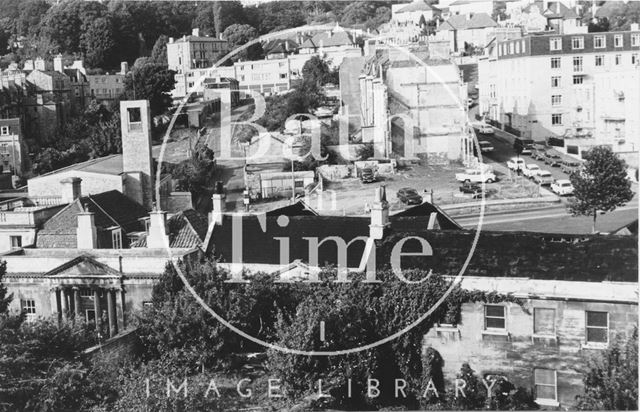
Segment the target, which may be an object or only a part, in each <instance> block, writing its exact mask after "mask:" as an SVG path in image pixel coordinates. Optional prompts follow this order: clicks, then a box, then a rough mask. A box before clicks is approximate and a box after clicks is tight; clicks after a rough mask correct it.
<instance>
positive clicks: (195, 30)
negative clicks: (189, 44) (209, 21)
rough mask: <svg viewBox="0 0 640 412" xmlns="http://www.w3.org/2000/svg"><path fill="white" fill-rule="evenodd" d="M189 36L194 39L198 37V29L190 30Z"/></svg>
mask: <svg viewBox="0 0 640 412" xmlns="http://www.w3.org/2000/svg"><path fill="white" fill-rule="evenodd" d="M191 35H192V36H195V37H200V29H198V28H195V29H191Z"/></svg>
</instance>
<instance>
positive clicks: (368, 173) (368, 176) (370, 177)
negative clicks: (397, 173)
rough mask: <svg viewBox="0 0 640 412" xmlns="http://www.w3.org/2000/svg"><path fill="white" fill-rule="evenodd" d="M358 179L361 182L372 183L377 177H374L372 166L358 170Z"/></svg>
mask: <svg viewBox="0 0 640 412" xmlns="http://www.w3.org/2000/svg"><path fill="white" fill-rule="evenodd" d="M360 180H361V181H362V183H373V182H375V181H376V180H378V179H377V178H376V172H375V171H374V170H373V169H372V168H370V167H365V168H364V169H362V171H361V172H360Z"/></svg>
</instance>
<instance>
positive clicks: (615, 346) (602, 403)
mask: <svg viewBox="0 0 640 412" xmlns="http://www.w3.org/2000/svg"><path fill="white" fill-rule="evenodd" d="M583 381H584V394H583V395H579V396H578V397H577V400H578V409H582V410H638V327H637V326H635V327H634V328H633V331H632V332H631V333H629V336H628V337H627V341H626V342H624V340H623V338H622V336H618V337H617V338H616V340H615V341H614V342H612V344H611V345H610V346H609V348H607V349H606V350H604V351H602V352H600V353H599V354H598V355H597V356H595V357H593V358H592V359H590V361H589V369H588V371H587V373H586V374H585V376H584V379H583Z"/></svg>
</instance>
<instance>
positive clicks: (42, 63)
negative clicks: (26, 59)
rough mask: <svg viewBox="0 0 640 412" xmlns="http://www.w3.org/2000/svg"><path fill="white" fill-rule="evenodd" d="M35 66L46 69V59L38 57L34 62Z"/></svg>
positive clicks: (36, 68) (38, 68)
mask: <svg viewBox="0 0 640 412" xmlns="http://www.w3.org/2000/svg"><path fill="white" fill-rule="evenodd" d="M34 68H35V70H40V71H46V70H47V63H46V62H45V61H44V59H43V58H42V57H38V58H37V59H36V61H35V62H34Z"/></svg>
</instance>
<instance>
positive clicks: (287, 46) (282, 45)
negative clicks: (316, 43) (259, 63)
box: [263, 39, 300, 54]
mask: <svg viewBox="0 0 640 412" xmlns="http://www.w3.org/2000/svg"><path fill="white" fill-rule="evenodd" d="M299 47H300V45H299V44H298V43H296V42H295V41H293V40H291V39H274V40H270V41H268V42H267V43H266V44H265V45H264V47H263V49H264V51H265V53H266V54H275V53H289V52H294V51H296V50H298V48H299Z"/></svg>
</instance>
